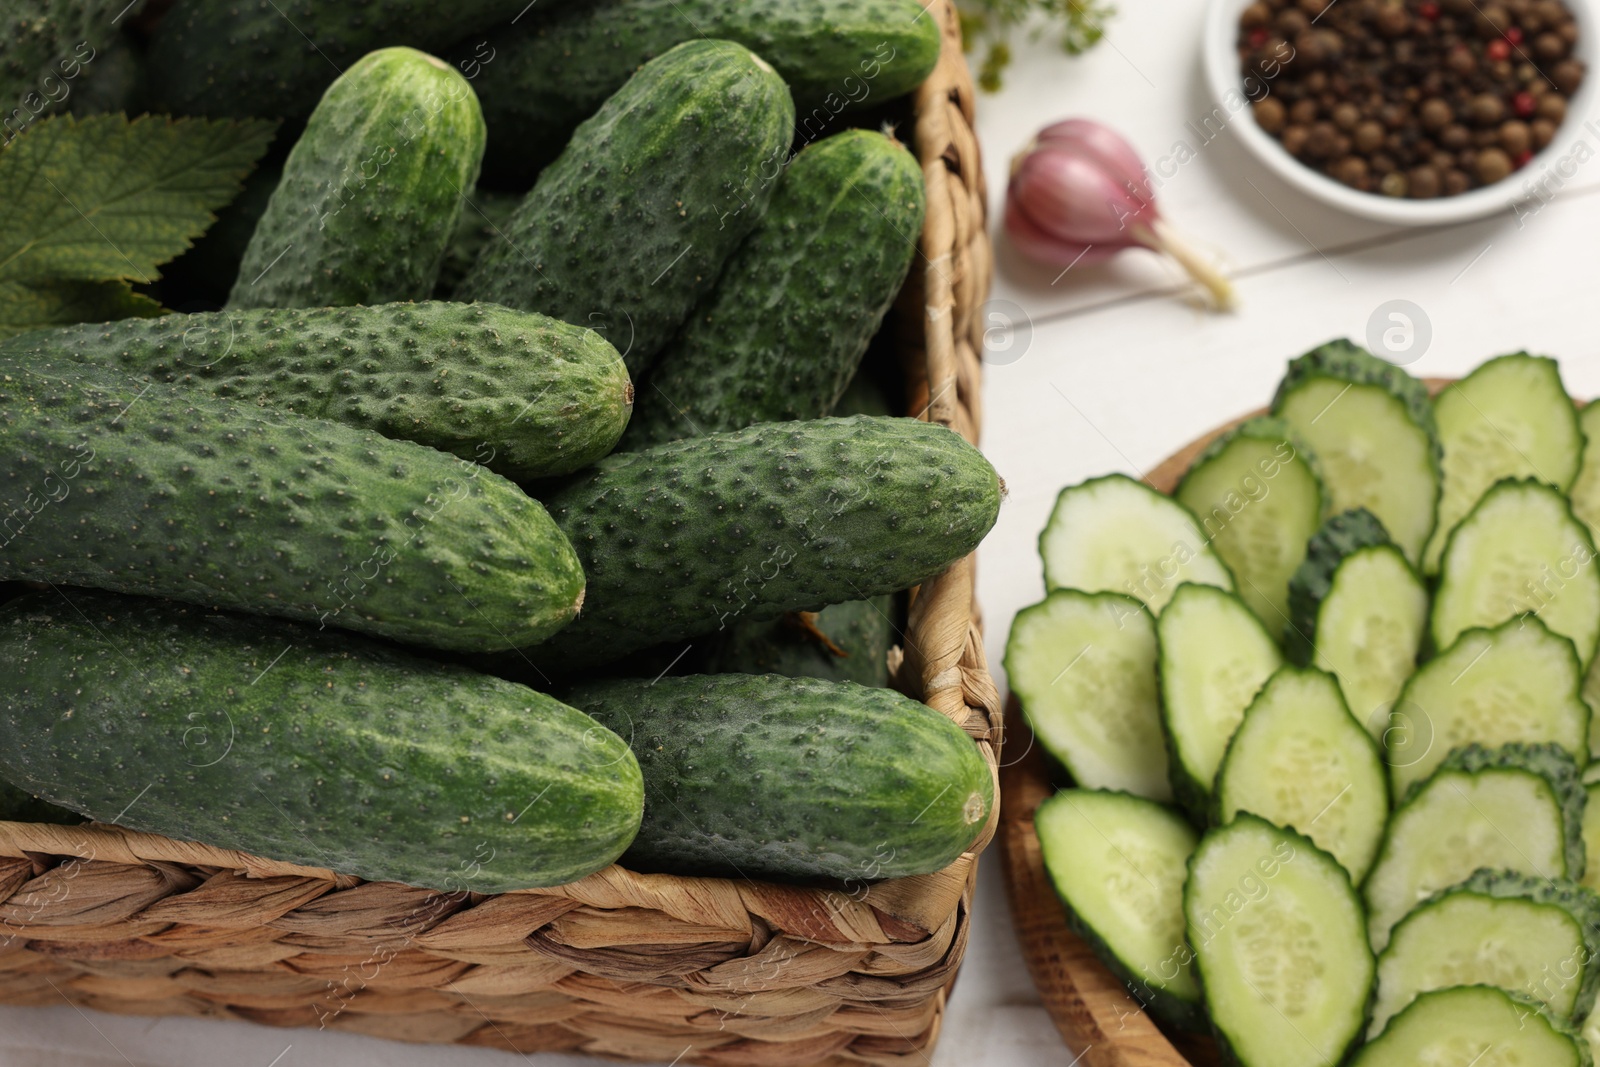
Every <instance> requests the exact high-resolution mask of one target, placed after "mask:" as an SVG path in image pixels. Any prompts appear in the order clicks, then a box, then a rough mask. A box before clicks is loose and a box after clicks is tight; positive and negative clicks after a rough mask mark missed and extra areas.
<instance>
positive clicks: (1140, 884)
mask: <svg viewBox="0 0 1600 1067" xmlns="http://www.w3.org/2000/svg"><path fill="white" fill-rule="evenodd" d="M1033 818H1034V828H1035V830H1036V831H1037V833H1038V835H1039V847H1040V850H1041V851H1042V852H1043V854H1044V866H1045V870H1046V871H1048V872H1049V874H1050V881H1051V882H1052V883H1053V884H1054V885H1055V889H1056V895H1057V896H1059V897H1060V898H1061V903H1062V904H1063V905H1064V906H1065V907H1066V909H1067V916H1068V919H1069V920H1070V921H1071V923H1072V926H1073V929H1074V930H1076V931H1077V932H1078V934H1079V935H1080V936H1082V937H1083V938H1084V940H1085V941H1087V942H1088V943H1089V945H1090V946H1091V947H1093V948H1094V950H1095V954H1096V955H1098V956H1099V957H1100V958H1101V960H1103V961H1104V962H1105V964H1106V965H1107V966H1108V967H1110V968H1111V969H1112V970H1113V971H1114V972H1116V974H1117V977H1119V978H1121V979H1122V980H1123V982H1125V983H1126V984H1127V986H1128V991H1129V992H1130V993H1132V994H1133V995H1134V997H1135V998H1137V999H1138V1001H1139V1003H1140V1004H1141V1005H1143V1006H1144V1007H1145V1008H1147V1009H1148V1010H1149V1011H1150V1012H1151V1013H1152V1014H1153V1015H1155V1016H1156V1017H1157V1018H1159V1019H1161V1020H1163V1021H1165V1022H1169V1023H1171V1024H1173V1025H1175V1026H1184V1027H1193V1026H1195V1025H1197V1024H1198V1023H1199V1022H1200V1021H1201V1019H1202V1015H1201V1012H1200V986H1199V983H1198V982H1197V981H1196V979H1195V975H1194V966H1193V963H1194V960H1193V953H1191V952H1190V951H1189V947H1188V945H1187V943H1186V942H1185V941H1184V939H1183V882H1184V879H1185V878H1186V877H1187V876H1188V864H1189V856H1190V854H1191V853H1193V852H1194V846H1195V843H1196V840H1197V835H1196V834H1195V831H1194V828H1193V827H1192V826H1190V825H1189V823H1188V822H1187V821H1185V820H1184V818H1183V817H1182V816H1181V815H1179V814H1178V813H1177V812H1175V811H1173V810H1172V809H1171V808H1167V807H1163V806H1162V805H1160V804H1157V803H1155V802H1154V801H1150V800H1145V799H1143V798H1142V797H1135V796H1130V795H1129V794H1127V793H1108V792H1101V791H1092V790H1084V789H1067V790H1063V791H1062V792H1059V793H1057V794H1056V795H1055V796H1052V797H1051V798H1050V799H1048V800H1046V801H1045V802H1044V803H1042V804H1040V805H1039V808H1038V811H1037V812H1035V814H1034V817H1033Z"/></svg>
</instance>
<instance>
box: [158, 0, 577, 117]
mask: <svg viewBox="0 0 1600 1067" xmlns="http://www.w3.org/2000/svg"><path fill="white" fill-rule="evenodd" d="M552 2H554V0H542V2H541V5H540V6H541V7H542V6H543V5H544V4H545V3H552ZM526 6H527V0H462V2H460V3H450V4H441V3H436V2H434V0H354V2H347V3H339V4H329V3H324V2H321V0H184V2H183V3H180V4H175V5H173V8H172V10H170V11H168V12H167V13H166V14H165V15H164V16H163V17H162V19H161V23H160V25H159V26H157V28H156V30H155V32H154V33H153V34H152V36H151V40H150V49H149V62H148V64H147V66H148V69H149V74H148V76H147V82H148V88H149V90H150V92H151V95H152V97H153V103H154V104H156V105H158V107H159V109H160V110H165V111H170V112H172V113H173V114H176V115H210V116H215V117H227V118H246V117H249V116H263V117H278V118H282V119H284V120H285V121H288V122H298V121H299V120H300V119H303V118H304V117H305V116H307V115H309V114H311V111H312V109H313V108H315V107H316V106H317V101H318V99H320V98H321V96H322V92H323V90H324V89H326V88H327V87H328V83H329V82H331V81H333V79H334V78H335V77H337V76H338V72H339V71H341V70H349V69H350V67H351V66H352V65H353V64H354V63H356V61H357V60H359V59H360V58H361V57H362V56H364V55H366V54H367V53H368V52H371V51H372V50H373V49H376V48H382V47H384V46H386V45H410V46H412V47H414V48H438V47H441V46H442V45H443V44H445V43H454V42H456V41H463V40H465V39H466V38H467V37H468V36H469V35H473V34H476V33H477V31H479V30H483V29H487V28H488V27H490V26H493V25H494V24H495V23H497V22H500V21H501V20H503V19H509V18H514V17H516V14H517V12H518V11H521V10H522V9H523V8H524V7H526ZM477 40H478V41H481V40H482V37H481V35H480V36H479V37H478V39H477ZM462 51H463V54H464V56H465V57H466V58H464V59H463V60H462V62H461V63H460V64H459V66H460V69H461V70H462V71H464V72H465V73H467V74H468V75H469V76H471V75H472V74H473V73H475V72H476V71H477V70H478V65H479V64H481V63H482V62H483V61H484V59H485V57H486V56H487V55H491V54H492V52H489V51H485V50H483V49H481V48H480V47H479V46H478V44H477V41H474V42H473V43H472V44H471V45H467V46H465V47H464V48H463V49H462Z"/></svg>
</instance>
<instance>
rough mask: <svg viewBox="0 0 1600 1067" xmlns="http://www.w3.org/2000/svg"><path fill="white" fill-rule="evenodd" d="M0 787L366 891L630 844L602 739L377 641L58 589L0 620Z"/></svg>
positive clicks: (463, 673)
mask: <svg viewBox="0 0 1600 1067" xmlns="http://www.w3.org/2000/svg"><path fill="white" fill-rule="evenodd" d="M0 664H3V665H4V668H5V669H4V672H3V674H4V678H3V680H0V724H3V727H4V730H5V737H6V744H5V745H4V746H0V770H3V771H4V773H5V775H6V777H7V778H9V779H11V780H12V781H15V782H19V783H22V784H24V785H26V786H27V787H28V788H30V789H33V790H36V791H37V792H38V793H39V794H40V795H42V796H44V797H46V798H47V799H49V800H51V801H53V802H55V803H58V804H61V805H63V806H65V807H68V808H71V809H72V810H74V811H78V812H82V813H84V814H87V815H90V816H92V817H94V818H95V819H98V820H100V821H102V822H113V821H114V822H116V823H118V824H120V825H122V826H126V827H128V828H130V829H134V830H145V831H149V832H151V833H159V834H164V835H166V836H168V837H174V838H178V839H182V840H194V841H201V842H204V843H206V844H209V845H214V846H216V847H219V848H234V849H242V850H244V851H247V852H253V853H257V854H259V855H263V856H267V857H270V858H272V859H276V860H281V861H284V862H290V863H303V864H309V865H312V866H317V867H329V868H332V869H333V870H336V871H339V872H341V873H345V874H353V875H357V876H359V877H362V878H366V879H369V880H376V881H398V882H407V883H410V884H413V885H424V886H428V887H430V888H436V889H443V890H448V891H462V890H470V891H473V892H480V893H499V892H506V891H508V890H513V889H527V888H531V887H534V886H546V885H559V884H561V883H564V882H570V881H574V880H576V879H578V878H581V877H583V876H584V875H586V874H589V873H591V872H593V871H597V870H599V869H600V868H602V867H605V866H607V865H608V864H610V863H611V862H612V861H613V860H614V859H616V858H617V856H619V855H620V854H621V853H622V851H623V849H625V848H626V847H627V846H628V843H629V842H630V841H632V839H633V836H634V834H635V832H636V831H637V830H638V827H639V820H640V816H641V812H642V803H643V784H642V781H641V778H640V774H639V767H638V763H637V761H636V760H635V759H634V757H633V755H632V753H630V752H629V751H628V747H627V745H626V744H625V743H624V742H623V741H622V739H621V738H619V737H617V736H616V735H615V734H613V733H611V731H609V730H607V729H606V728H604V727H603V726H601V725H599V724H598V723H596V722H595V721H594V720H593V719H591V718H589V717H588V716H586V715H584V714H582V713H581V712H578V711H576V710H574V709H572V708H571V707H568V706H566V705H564V704H562V703H560V702H559V701H557V700H555V699H554V698H553V697H548V696H545V695H543V694H541V693H536V692H534V691H533V690H531V689H527V688H525V687H523V686H519V685H516V684H514V683H512V682H505V681H501V680H500V679H497V678H491V677H488V676H487V675H481V674H476V673H474V672H472V671H469V670H466V669H465V668H462V667H455V666H448V665H445V664H440V663H434V662H431V661H428V660H423V659H418V658H415V657H412V656H410V655H407V654H406V653H403V652H401V651H399V650H397V649H393V648H391V647H389V646H387V645H383V644H380V643H378V642H374V641H369V640H365V639H362V638H357V637H352V636H348V635H344V634H337V633H333V632H321V633H319V632H317V631H316V630H314V629H312V628H310V627H306V626H297V625H294V624H290V623H284V622H280V621H277V620H267V619H257V618H250V617H243V616H223V615H214V614H210V613H209V612H208V611H206V610H205V609H202V608H196V607H190V606H187V605H181V604H174V603H172V602H170V601H157V600H145V599H143V598H135V597H119V596H115V595H113V594H107V593H91V592H86V591H82V590H72V591H70V592H64V593H62V594H61V595H57V594H55V593H48V594H34V595H31V596H28V597H24V598H22V599H20V600H17V601H13V602H12V603H10V604H8V605H6V606H5V607H4V608H3V609H0Z"/></svg>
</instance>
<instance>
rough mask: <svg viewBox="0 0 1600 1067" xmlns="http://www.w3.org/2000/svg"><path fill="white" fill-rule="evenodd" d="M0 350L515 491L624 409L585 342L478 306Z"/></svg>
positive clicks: (94, 335)
mask: <svg viewBox="0 0 1600 1067" xmlns="http://www.w3.org/2000/svg"><path fill="white" fill-rule="evenodd" d="M0 351H6V352H10V353H13V354H15V355H16V356H17V357H18V358H19V359H21V360H24V361H27V362H35V361H40V360H43V361H46V362H49V361H52V360H55V359H58V358H60V357H64V358H66V359H70V360H73V361H75V362H79V363H88V364H92V365H96V366H101V367H106V368H108V369H115V370H119V371H125V372H127V373H129V374H132V375H134V376H137V377H141V378H148V379H150V380H153V381H157V382H163V383H167V384H171V385H177V386H180V387H182V388H183V389H186V390H191V391H195V392H201V391H203V392H207V393H210V394H212V395H214V396H217V397H221V398H224V399H228V400H240V401H248V402H250V403H253V404H257V405H260V406H262V407H269V408H276V409H278V410H281V411H286V412H294V413H296V414H299V415H309V416H313V417H315V418H322V419H332V420H333V421H335V422H342V423H346V424H348V425H350V426H356V427H360V428H362V429H367V430H375V431H377V432H378V433H381V434H383V435H384V436H385V437H393V438H398V439H401V440H407V441H416V442H418V443H419V444H424V445H431V446H433V447H434V448H437V449H439V450H440V451H443V452H452V453H454V454H455V455H457V456H460V457H462V458H463V459H470V460H474V461H476V462H478V463H482V464H483V465H484V466H486V467H488V468H489V469H490V470H494V471H499V472H500V473H502V474H504V475H506V476H507V477H510V478H516V479H519V480H526V479H531V478H543V477H549V476H552V475H558V474H568V473H570V472H572V471H575V470H577V469H578V468H579V467H583V466H586V465H588V464H590V463H593V462H594V461H595V460H597V459H599V458H600V457H601V456H604V455H606V454H607V453H608V452H610V451H611V449H612V447H613V446H615V445H616V443H617V438H619V437H620V436H622V430H623V427H625V426H626V425H627V424H628V412H629V410H630V408H631V406H632V405H631V402H632V399H633V385H632V383H631V382H630V381H629V380H628V372H627V370H626V369H625V368H624V367H623V365H622V359H621V357H620V356H618V355H617V350H616V349H614V348H612V347H611V345H610V344H608V343H607V342H606V341H605V340H604V339H603V338H601V337H600V335H599V334H597V333H595V332H594V331H593V330H589V329H585V328H583V327H581V326H571V325H568V324H567V323H564V322H560V321H558V320H556V319H551V318H548V317H546V316H544V315H537V314H534V313H532V312H527V311H512V310H511V309H509V308H503V307H498V306H496V305H494V304H475V305H470V306H469V305H466V304H455V303H447V302H444V301H428V302H425V303H421V304H380V305H378V306H376V307H348V308H319V309H303V308H289V309H283V310H274V309H270V308H264V309H257V310H251V311H220V312H211V313H200V314H194V315H167V316H165V317H163V318H158V319H124V320H122V321H120V322H111V323H104V324H97V325H85V326H63V327H57V328H52V329H47V330H37V331H34V332H33V333H29V334H24V335H21V336H18V337H14V338H11V339H10V340H8V341H6V342H5V343H4V344H3V345H0Z"/></svg>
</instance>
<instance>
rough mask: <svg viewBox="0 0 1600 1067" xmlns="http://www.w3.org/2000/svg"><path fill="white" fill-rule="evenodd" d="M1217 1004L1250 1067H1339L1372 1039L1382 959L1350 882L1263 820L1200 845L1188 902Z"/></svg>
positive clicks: (1199, 960) (1205, 983)
mask: <svg viewBox="0 0 1600 1067" xmlns="http://www.w3.org/2000/svg"><path fill="white" fill-rule="evenodd" d="M1183 910H1184V917H1185V919H1186V921H1187V923H1188V934H1189V943H1190V945H1192V946H1193V947H1194V954H1195V962H1196V965H1197V966H1198V967H1199V971H1200V982H1201V985H1202V987H1203V988H1204V989H1205V998H1206V1005H1207V1007H1208V1008H1209V1009H1210V1013H1211V1022H1212V1025H1213V1026H1214V1027H1215V1028H1216V1031H1217V1036H1218V1039H1219V1040H1220V1041H1221V1042H1222V1043H1223V1044H1224V1045H1225V1046H1226V1048H1227V1049H1228V1051H1229V1052H1230V1053H1231V1054H1232V1055H1233V1057H1234V1059H1235V1060H1236V1061H1237V1062H1238V1063H1239V1064H1240V1065H1241V1067H1269V1065H1270V1067H1333V1065H1334V1064H1337V1063H1339V1062H1340V1061H1341V1060H1343V1059H1344V1057H1345V1054H1346V1053H1347V1052H1348V1051H1349V1049H1350V1046H1351V1045H1352V1044H1353V1043H1354V1042H1355V1041H1356V1039H1357V1038H1358V1037H1359V1036H1360V1034H1361V1029H1362V1023H1363V1022H1364V1021H1365V1017H1366V1007H1367V997H1368V995H1369V994H1370V993H1371V991H1372V978H1373V959H1372V951H1371V949H1369V948H1368V947H1367V940H1366V938H1365V937H1364V936H1363V929H1362V925H1363V919H1362V913H1361V901H1360V899H1359V898H1358V897H1357V896H1356V892H1355V889H1354V888H1352V886H1351V884H1350V875H1349V874H1348V873H1346V872H1345V869H1344V868H1343V867H1341V866H1340V865H1339V864H1338V863H1337V862H1336V861H1335V860H1334V859H1333V857H1332V856H1329V855H1328V854H1327V853H1326V852H1323V851H1322V850H1321V849H1319V848H1317V847H1316V846H1315V845H1313V844H1312V843H1311V842H1310V841H1308V840H1306V839H1305V838H1304V837H1301V836H1300V835H1299V834H1297V833H1294V832H1293V831H1292V830H1283V829H1280V828H1278V827H1276V826H1273V825H1272V824H1271V823H1269V822H1267V821H1266V820H1264V819H1258V818H1256V817H1255V816H1253V815H1240V816H1239V817H1238V818H1237V819H1235V820H1234V821H1233V822H1231V823H1229V824H1228V825H1227V826H1224V827H1221V828H1220V829H1215V830H1211V831H1209V832H1208V833H1207V834H1206V835H1205V836H1204V837H1203V838H1201V839H1200V844H1199V847H1197V848H1196V849H1195V853H1194V858H1193V859H1192V860H1190V861H1189V882H1188V885H1187V886H1186V888H1185V890H1184V895H1183Z"/></svg>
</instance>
